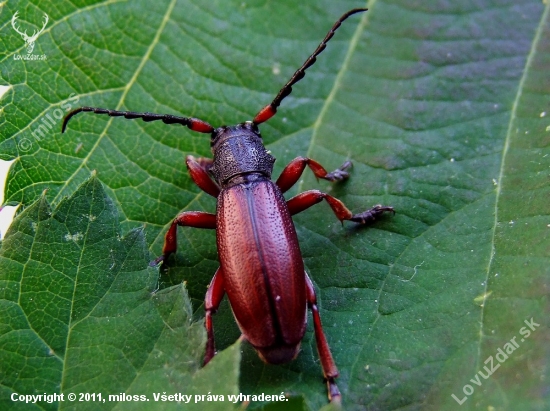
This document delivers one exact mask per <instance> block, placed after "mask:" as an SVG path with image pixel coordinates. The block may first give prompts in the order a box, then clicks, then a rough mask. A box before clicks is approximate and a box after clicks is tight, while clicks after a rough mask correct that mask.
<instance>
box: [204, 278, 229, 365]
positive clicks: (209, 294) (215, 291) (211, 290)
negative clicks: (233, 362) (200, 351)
mask: <svg viewBox="0 0 550 411" xmlns="http://www.w3.org/2000/svg"><path fill="white" fill-rule="evenodd" d="M224 294H225V290H224V288H223V272H222V269H221V267H220V268H218V270H217V271H216V274H214V278H212V281H211V282H210V285H209V286H208V291H206V297H204V309H205V311H206V315H205V317H204V326H205V328H206V335H207V338H208V339H207V340H206V351H205V353H204V362H203V365H206V364H208V362H209V361H210V360H211V359H212V357H214V354H215V353H216V348H215V345H214V326H213V324H212V314H214V313H215V312H216V311H217V310H218V307H219V306H220V303H221V302H222V299H223V295H224Z"/></svg>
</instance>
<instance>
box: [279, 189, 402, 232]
mask: <svg viewBox="0 0 550 411" xmlns="http://www.w3.org/2000/svg"><path fill="white" fill-rule="evenodd" d="M323 200H326V202H327V203H328V204H329V205H330V208H332V211H333V212H334V215H336V218H338V220H340V221H344V220H349V221H353V222H354V223H360V224H369V223H372V222H374V221H375V220H376V219H377V218H378V217H380V216H381V215H382V214H384V212H391V213H394V214H395V211H394V209H393V207H388V206H382V205H376V206H374V207H372V208H371V209H369V210H367V211H363V212H362V213H359V214H353V213H352V212H351V211H350V210H349V209H348V208H347V207H346V205H345V204H344V203H342V202H341V201H340V200H338V199H337V198H335V197H333V196H331V195H329V194H327V193H323V192H322V191H319V190H309V191H304V192H303V193H300V194H298V195H297V196H294V197H292V198H291V199H290V200H288V201H287V205H288V209H289V211H290V214H291V215H294V214H298V213H300V212H302V211H304V210H306V209H308V208H309V207H311V206H313V205H315V204H317V203H320V202H321V201H323Z"/></svg>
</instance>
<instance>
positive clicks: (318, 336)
mask: <svg viewBox="0 0 550 411" xmlns="http://www.w3.org/2000/svg"><path fill="white" fill-rule="evenodd" d="M304 274H305V276H306V296H307V304H308V307H309V309H310V310H311V313H312V314H313V328H314V329H315V341H316V342H317V351H319V358H320V359H321V367H322V368H323V375H324V376H325V379H326V380H327V386H328V399H329V401H331V402H333V401H334V402H338V401H340V390H339V389H338V386H337V385H336V382H335V381H334V380H335V379H336V377H338V369H337V368H336V364H335V363H334V359H333V358H332V353H331V352H330V347H329V345H328V342H327V338H326V337H325V333H324V331H323V325H322V324H321V316H320V315H319V308H318V307H317V296H316V295H315V288H313V283H312V282H311V279H310V278H309V276H308V275H307V273H304Z"/></svg>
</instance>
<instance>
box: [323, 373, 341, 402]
mask: <svg viewBox="0 0 550 411" xmlns="http://www.w3.org/2000/svg"><path fill="white" fill-rule="evenodd" d="M327 387H328V400H329V401H330V403H331V404H337V405H340V404H341V403H342V394H340V390H339V389H338V386H337V385H336V382H335V381H334V378H327Z"/></svg>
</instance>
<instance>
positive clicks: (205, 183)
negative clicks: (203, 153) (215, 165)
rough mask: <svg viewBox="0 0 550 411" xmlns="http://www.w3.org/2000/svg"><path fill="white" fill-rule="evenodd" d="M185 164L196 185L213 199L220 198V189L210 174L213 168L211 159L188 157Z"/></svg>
mask: <svg viewBox="0 0 550 411" xmlns="http://www.w3.org/2000/svg"><path fill="white" fill-rule="evenodd" d="M185 163H186V164H187V169H188V170H189V174H190V175H191V178H192V179H193V181H194V182H195V184H196V185H197V186H199V188H200V189H201V190H202V191H205V192H206V193H208V194H210V195H211V196H212V197H218V194H220V188H219V187H218V185H217V184H216V183H215V182H214V181H212V179H211V178H210V175H209V174H208V171H209V170H210V168H211V167H212V160H211V159H210V158H202V157H201V158H198V159H196V158H195V157H193V156H187V159H186V161H185Z"/></svg>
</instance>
